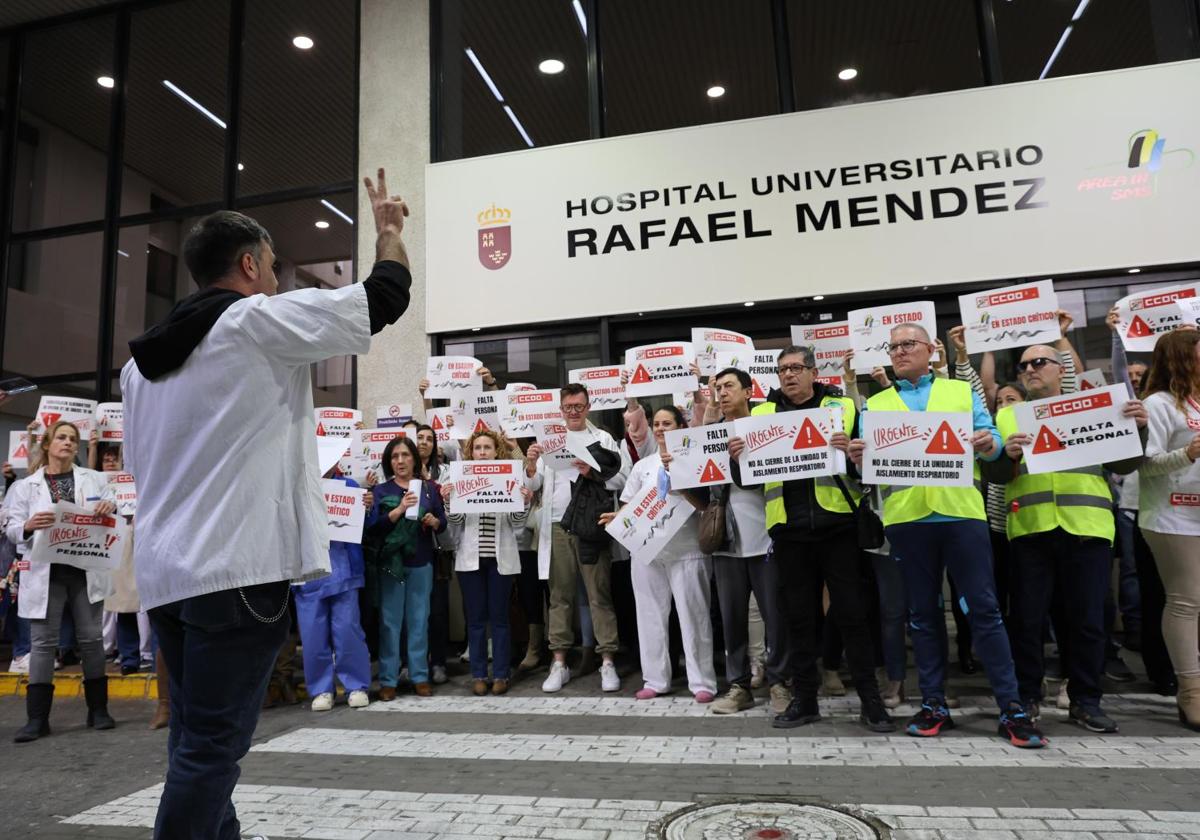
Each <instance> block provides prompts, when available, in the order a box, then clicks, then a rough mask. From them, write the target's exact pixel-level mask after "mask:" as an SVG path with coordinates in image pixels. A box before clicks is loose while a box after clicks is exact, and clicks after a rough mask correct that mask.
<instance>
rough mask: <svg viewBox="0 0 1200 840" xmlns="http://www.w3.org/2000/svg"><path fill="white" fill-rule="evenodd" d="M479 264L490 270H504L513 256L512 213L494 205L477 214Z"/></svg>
mask: <svg viewBox="0 0 1200 840" xmlns="http://www.w3.org/2000/svg"><path fill="white" fill-rule="evenodd" d="M475 220H476V221H477V222H478V223H479V231H478V234H477V236H478V245H479V262H480V264H481V265H482V266H483V267H484V268H486V269H488V270H490V271H495V270H496V269H499V268H504V266H505V265H507V264H508V258H509V257H511V256H512V225H511V222H512V211H511V210H509V209H507V208H505V207H497V206H496V205H495V204H493V205H492V206H491V207H489V208H488V209H487V210H484V211H483V212H481V213H479V214H477V215H476V216H475Z"/></svg>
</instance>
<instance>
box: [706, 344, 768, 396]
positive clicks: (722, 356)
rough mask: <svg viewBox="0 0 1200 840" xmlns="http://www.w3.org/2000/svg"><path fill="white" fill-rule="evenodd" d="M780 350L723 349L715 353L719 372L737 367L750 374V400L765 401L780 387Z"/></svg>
mask: <svg viewBox="0 0 1200 840" xmlns="http://www.w3.org/2000/svg"><path fill="white" fill-rule="evenodd" d="M779 353H780V351H779V350H722V351H720V352H718V353H716V354H715V356H716V360H717V372H718V373H719V372H721V371H723V370H725V369H726V368H737V369H738V370H744V371H745V372H746V373H748V374H750V402H763V401H764V400H766V398H767V394H769V393H771V389H772V388H778V387H779V372H778V371H777V370H776V366H777V363H778V361H779Z"/></svg>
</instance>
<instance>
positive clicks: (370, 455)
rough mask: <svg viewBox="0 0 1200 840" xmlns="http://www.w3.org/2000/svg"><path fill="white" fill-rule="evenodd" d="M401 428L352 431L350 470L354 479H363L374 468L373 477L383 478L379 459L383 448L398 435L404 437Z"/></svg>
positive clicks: (381, 456) (380, 459)
mask: <svg viewBox="0 0 1200 840" xmlns="http://www.w3.org/2000/svg"><path fill="white" fill-rule="evenodd" d="M404 436H405V435H404V430H403V429H357V430H355V432H354V448H353V455H354V464H353V468H352V470H351V472H352V474H353V476H354V479H355V480H356V481H360V482H362V481H365V480H366V478H367V473H368V472H370V471H372V470H374V471H375V477H376V478H378V479H380V480H383V473H382V472H381V461H382V458H383V450H385V449H387V445H388V444H389V443H391V442H392V441H393V440H395V439H396V438H398V437H404Z"/></svg>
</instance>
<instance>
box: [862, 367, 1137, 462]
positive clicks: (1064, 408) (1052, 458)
mask: <svg viewBox="0 0 1200 840" xmlns="http://www.w3.org/2000/svg"><path fill="white" fill-rule="evenodd" d="M1128 400H1129V392H1128V390H1127V389H1126V388H1125V386H1124V385H1106V386H1105V387H1103V388H1096V389H1094V390H1091V391H1088V392H1087V393H1086V394H1067V395H1065V396H1058V397H1047V398H1046V399H1043V400H1033V401H1031V402H1025V403H1018V404H1017V405H1015V406H1013V414H1014V416H1015V418H1016V421H1017V428H1018V429H1020V430H1021V431H1022V432H1025V433H1026V434H1030V435H1033V443H1031V444H1030V445H1028V446H1023V447H1021V449H1022V450H1023V451H1024V453H1025V465H1026V466H1027V467H1028V468H1029V472H1030V473H1031V474H1036V473H1048V472H1058V471H1059V470H1070V469H1074V468H1076V467H1091V466H1095V465H1097V464H1107V463H1109V462H1111V461H1120V460H1123V459H1125V458H1136V457H1138V456H1139V455H1141V454H1142V441H1141V439H1140V438H1139V437H1138V430H1137V423H1136V422H1135V421H1134V419H1133V418H1132V417H1122V416H1121V408H1122V406H1124V405H1125V403H1126V402H1127V401H1128ZM869 413H870V412H868V414H869Z"/></svg>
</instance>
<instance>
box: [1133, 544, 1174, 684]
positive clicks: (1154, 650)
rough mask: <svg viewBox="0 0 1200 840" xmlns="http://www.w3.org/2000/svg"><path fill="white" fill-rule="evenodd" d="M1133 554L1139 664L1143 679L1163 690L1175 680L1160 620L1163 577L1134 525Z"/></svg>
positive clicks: (1163, 590) (1163, 591)
mask: <svg viewBox="0 0 1200 840" xmlns="http://www.w3.org/2000/svg"><path fill="white" fill-rule="evenodd" d="M1133 553H1134V559H1135V560H1136V561H1137V576H1138V592H1139V593H1140V596H1141V604H1140V606H1141V613H1142V651H1141V653H1142V663H1143V664H1144V665H1145V666H1146V676H1147V677H1149V678H1150V682H1152V683H1154V687H1155V688H1156V689H1158V690H1159V691H1163V690H1165V689H1167V688H1169V687H1170V686H1171V684H1172V683H1174V682H1175V681H1176V680H1175V667H1174V666H1173V665H1172V664H1171V657H1170V656H1168V655H1167V645H1166V642H1164V641H1163V634H1162V617H1163V610H1164V609H1165V608H1166V605H1167V593H1166V590H1165V589H1164V588H1163V582H1162V578H1161V577H1160V576H1159V574H1158V564H1156V563H1155V562H1154V554H1153V553H1151V551H1150V546H1149V545H1147V543H1146V538H1145V537H1143V536H1142V529H1141V528H1139V527H1137V523H1136V522H1135V523H1134V529H1133Z"/></svg>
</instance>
